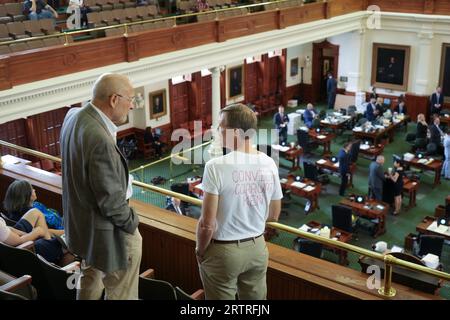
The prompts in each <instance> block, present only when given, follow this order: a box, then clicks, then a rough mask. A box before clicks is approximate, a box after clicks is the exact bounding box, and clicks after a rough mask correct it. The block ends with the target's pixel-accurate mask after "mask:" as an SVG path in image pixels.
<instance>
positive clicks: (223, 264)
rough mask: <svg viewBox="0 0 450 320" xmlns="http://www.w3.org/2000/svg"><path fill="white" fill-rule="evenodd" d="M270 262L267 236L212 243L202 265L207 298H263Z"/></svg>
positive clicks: (202, 276)
mask: <svg viewBox="0 0 450 320" xmlns="http://www.w3.org/2000/svg"><path fill="white" fill-rule="evenodd" d="M268 262H269V252H268V250H267V246H266V242H265V240H264V237H263V236H262V237H259V238H257V239H256V240H251V241H246V242H242V243H233V244H222V243H213V242H212V243H210V245H209V246H208V248H207V249H206V252H205V256H204V260H203V261H202V263H201V264H200V266H199V269H200V277H201V279H202V282H203V288H204V290H205V298H206V299H208V300H234V299H235V298H236V294H237V295H238V297H239V299H242V300H264V299H266V295H267V284H266V272H267V265H268Z"/></svg>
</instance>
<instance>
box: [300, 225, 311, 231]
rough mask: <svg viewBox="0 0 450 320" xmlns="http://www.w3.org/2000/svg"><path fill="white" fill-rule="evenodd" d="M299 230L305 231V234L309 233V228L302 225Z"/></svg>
mask: <svg viewBox="0 0 450 320" xmlns="http://www.w3.org/2000/svg"><path fill="white" fill-rule="evenodd" d="M298 229H299V230H302V231H305V232H308V231H309V227H308V226H307V225H306V224H304V225H302V226H301V227H300V228H298Z"/></svg>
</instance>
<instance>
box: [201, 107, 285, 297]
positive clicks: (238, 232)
mask: <svg viewBox="0 0 450 320" xmlns="http://www.w3.org/2000/svg"><path fill="white" fill-rule="evenodd" d="M256 122H257V121H256V115H255V114H254V113H253V112H252V111H251V110H250V109H249V108H247V107H246V106H245V105H242V104H235V105H231V106H228V107H226V108H224V109H222V110H221V112H220V124H219V131H220V133H221V136H222V143H223V147H226V148H228V149H229V150H233V151H232V152H230V153H228V154H227V155H225V156H222V157H219V158H215V159H212V160H210V161H208V163H206V166H205V171H204V176H203V180H202V184H203V191H204V199H203V206H202V214H201V217H200V220H199V222H198V226H197V247H196V255H197V260H198V263H199V269H200V276H201V279H202V282H203V288H204V290H205V296H206V299H228V300H229V299H235V297H236V294H237V295H238V297H239V299H243V300H255V299H265V298H266V293H267V285H266V272H267V265H268V260H269V254H268V250H267V246H266V242H265V240H264V230H265V223H266V221H277V220H278V217H279V214H280V209H281V198H282V197H283V195H282V191H281V185H280V181H279V176H278V169H277V166H276V165H275V162H274V161H273V159H272V158H270V157H268V156H267V155H266V154H264V153H262V152H258V151H257V150H256V149H255V148H253V146H252V142H251V138H252V136H253V135H254V134H255V133H256Z"/></svg>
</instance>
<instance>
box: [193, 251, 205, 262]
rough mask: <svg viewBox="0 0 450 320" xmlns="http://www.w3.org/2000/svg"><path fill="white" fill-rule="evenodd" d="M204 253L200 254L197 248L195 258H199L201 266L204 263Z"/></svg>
mask: <svg viewBox="0 0 450 320" xmlns="http://www.w3.org/2000/svg"><path fill="white" fill-rule="evenodd" d="M204 255H205V253H204V252H200V251H199V250H198V249H197V248H195V257H196V258H197V263H198V264H201V263H202V262H203V256H204Z"/></svg>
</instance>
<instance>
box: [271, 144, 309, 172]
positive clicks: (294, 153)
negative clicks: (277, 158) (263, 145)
mask: <svg viewBox="0 0 450 320" xmlns="http://www.w3.org/2000/svg"><path fill="white" fill-rule="evenodd" d="M278 148H280V146H279V145H272V152H274V151H278V152H279V153H280V154H281V155H282V156H283V157H284V158H285V159H286V160H288V161H291V162H292V167H291V170H290V171H295V170H298V169H299V168H300V166H299V163H300V161H299V158H300V156H301V155H302V154H303V148H302V147H300V146H294V147H293V148H291V147H290V146H289V149H288V150H286V151H282V150H280V149H278Z"/></svg>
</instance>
